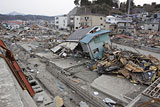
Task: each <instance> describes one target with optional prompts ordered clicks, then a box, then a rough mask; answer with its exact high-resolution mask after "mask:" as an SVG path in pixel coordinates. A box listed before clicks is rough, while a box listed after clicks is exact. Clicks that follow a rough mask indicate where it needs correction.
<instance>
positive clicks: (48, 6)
mask: <svg viewBox="0 0 160 107" xmlns="http://www.w3.org/2000/svg"><path fill="white" fill-rule="evenodd" d="M73 1H74V0H0V13H1V14H7V13H10V12H13V11H16V12H19V13H24V14H36V15H48V16H55V15H61V14H67V13H68V12H69V11H70V10H71V9H72V8H74V6H75V5H74V3H73ZM120 1H126V0H120ZM134 1H135V3H136V5H137V4H140V5H142V4H144V3H151V2H157V3H160V0H134Z"/></svg>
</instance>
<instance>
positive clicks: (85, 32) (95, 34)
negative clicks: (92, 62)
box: [66, 26, 111, 59]
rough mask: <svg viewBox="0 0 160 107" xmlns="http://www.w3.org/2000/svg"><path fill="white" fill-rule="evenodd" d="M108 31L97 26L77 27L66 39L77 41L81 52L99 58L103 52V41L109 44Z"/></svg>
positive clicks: (92, 57)
mask: <svg viewBox="0 0 160 107" xmlns="http://www.w3.org/2000/svg"><path fill="white" fill-rule="evenodd" d="M109 32H110V31H109V30H102V29H101V28H100V27H98V26H93V27H88V28H85V29H78V30H76V31H75V32H73V33H72V34H71V35H70V36H69V37H68V38H67V40H66V41H68V42H77V43H79V44H80V45H81V47H82V49H83V52H84V53H87V54H89V56H90V58H91V59H100V58H102V55H103V52H104V45H105V43H107V44H111V42H110V38H109Z"/></svg>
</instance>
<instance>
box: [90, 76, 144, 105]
mask: <svg viewBox="0 0 160 107" xmlns="http://www.w3.org/2000/svg"><path fill="white" fill-rule="evenodd" d="M91 87H93V88H94V89H96V90H98V91H100V92H103V93H104V94H106V95H109V96H111V97H112V98H114V99H116V100H120V101H122V102H124V103H129V102H130V101H131V100H132V99H133V98H132V97H131V95H133V93H134V94H135V96H136V95H138V94H139V93H141V92H142V91H143V90H144V89H145V87H144V86H140V85H135V84H132V83H130V82H129V81H128V80H126V79H123V78H118V77H116V76H110V75H102V76H100V77H99V78H97V79H95V80H94V82H93V83H92V84H91Z"/></svg>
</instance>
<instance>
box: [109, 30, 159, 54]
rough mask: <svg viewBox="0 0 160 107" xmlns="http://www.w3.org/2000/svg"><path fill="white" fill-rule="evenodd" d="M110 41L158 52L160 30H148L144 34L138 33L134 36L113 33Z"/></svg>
mask: <svg viewBox="0 0 160 107" xmlns="http://www.w3.org/2000/svg"><path fill="white" fill-rule="evenodd" d="M112 42H114V43H118V44H122V45H126V46H130V47H134V48H139V49H143V50H147V51H151V52H156V53H160V32H158V33H151V32H150V33H145V34H142V33H138V34H137V35H135V36H127V35H114V36H113V37H112Z"/></svg>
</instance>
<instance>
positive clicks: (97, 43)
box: [88, 33, 111, 59]
mask: <svg viewBox="0 0 160 107" xmlns="http://www.w3.org/2000/svg"><path fill="white" fill-rule="evenodd" d="M104 43H109V44H111V42H110V39H109V36H108V33H107V34H102V35H100V36H98V37H97V38H94V39H92V40H91V41H90V43H89V44H88V45H89V47H90V50H91V52H90V56H91V54H92V56H91V59H94V58H102V55H103V52H104ZM97 49H98V50H99V52H98V53H95V51H96V50H97ZM88 50H89V49H88Z"/></svg>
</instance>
